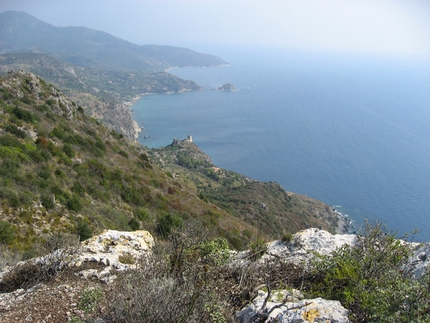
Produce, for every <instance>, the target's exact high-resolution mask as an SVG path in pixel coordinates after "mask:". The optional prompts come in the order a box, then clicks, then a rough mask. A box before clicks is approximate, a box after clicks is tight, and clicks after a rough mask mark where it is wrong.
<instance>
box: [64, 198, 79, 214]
mask: <svg viewBox="0 0 430 323" xmlns="http://www.w3.org/2000/svg"><path fill="white" fill-rule="evenodd" d="M66 208H67V209H69V210H70V211H75V212H79V211H81V210H82V203H81V200H80V199H79V198H78V197H77V196H72V197H70V198H69V199H67V201H66Z"/></svg>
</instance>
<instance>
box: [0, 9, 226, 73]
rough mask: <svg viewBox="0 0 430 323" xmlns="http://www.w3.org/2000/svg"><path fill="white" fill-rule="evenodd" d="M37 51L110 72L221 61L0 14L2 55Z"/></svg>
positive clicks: (15, 13)
mask: <svg viewBox="0 0 430 323" xmlns="http://www.w3.org/2000/svg"><path fill="white" fill-rule="evenodd" d="M11 52H34V53H43V54H49V55H52V56H56V57H58V58H60V59H62V60H65V61H67V62H70V63H73V64H76V65H80V66H86V67H96V68H99V69H107V70H118V69H119V70H132V71H152V72H154V71H163V70H165V69H166V68H169V67H173V66H179V67H185V66H219V65H225V64H227V63H226V62H225V61H223V60H222V59H221V58H219V57H216V56H213V55H209V54H201V53H197V52H195V51H192V50H190V49H186V48H178V47H171V46H157V45H144V46H139V45H136V44H133V43H131V42H128V41H126V40H123V39H120V38H118V37H114V36H112V35H110V34H108V33H106V32H102V31H97V30H94V29H90V28H85V27H54V26H52V25H50V24H48V23H46V22H43V21H41V20H39V19H37V18H35V17H33V16H31V15H29V14H27V13H24V12H19V11H6V12H3V13H1V14H0V53H2V54H4V53H11Z"/></svg>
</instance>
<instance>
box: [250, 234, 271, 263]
mask: <svg viewBox="0 0 430 323" xmlns="http://www.w3.org/2000/svg"><path fill="white" fill-rule="evenodd" d="M249 249H250V251H249V253H250V254H249V257H250V258H251V259H252V260H257V259H259V258H261V257H262V256H263V255H264V254H265V253H266V251H267V241H266V240H264V239H262V238H257V239H256V240H255V241H254V242H251V244H250V245H249Z"/></svg>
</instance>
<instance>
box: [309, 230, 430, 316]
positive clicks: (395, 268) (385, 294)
mask: <svg viewBox="0 0 430 323" xmlns="http://www.w3.org/2000/svg"><path fill="white" fill-rule="evenodd" d="M395 236H396V234H395V232H388V231H387V230H386V228H385V227H384V226H383V225H382V224H381V223H374V224H367V225H366V226H365V227H364V229H363V230H362V232H361V234H360V235H359V241H358V243H357V244H356V245H355V246H353V247H350V246H347V245H344V246H343V247H342V248H340V249H338V250H336V251H335V252H334V253H333V254H331V255H329V256H325V257H319V258H317V259H316V260H315V261H314V263H313V267H312V268H313V269H312V275H311V278H310V279H309V285H308V289H309V292H310V293H312V294H313V295H315V296H320V297H323V298H326V299H335V300H339V301H340V302H341V303H342V305H343V306H345V307H346V308H348V309H349V310H350V311H351V320H352V322H428V315H429V313H430V305H429V299H430V290H429V281H430V280H429V276H428V274H427V275H425V276H424V277H423V278H421V279H418V280H416V279H411V278H410V277H409V276H408V273H407V272H406V271H404V270H402V269H403V268H404V265H405V264H406V261H407V260H408V257H409V256H410V253H411V249H410V246H409V245H408V244H405V243H404V242H403V241H401V240H397V239H396V238H395Z"/></svg>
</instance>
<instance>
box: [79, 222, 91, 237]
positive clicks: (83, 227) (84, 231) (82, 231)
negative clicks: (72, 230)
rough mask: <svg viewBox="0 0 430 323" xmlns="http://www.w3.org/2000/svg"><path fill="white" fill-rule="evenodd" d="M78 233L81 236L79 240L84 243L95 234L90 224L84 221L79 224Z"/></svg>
mask: <svg viewBox="0 0 430 323" xmlns="http://www.w3.org/2000/svg"><path fill="white" fill-rule="evenodd" d="M76 233H77V234H78V235H79V240H80V241H84V240H87V239H89V238H91V237H92V236H93V232H92V230H91V229H90V227H89V226H88V224H87V223H86V222H84V221H80V222H78V224H77V226H76Z"/></svg>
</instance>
